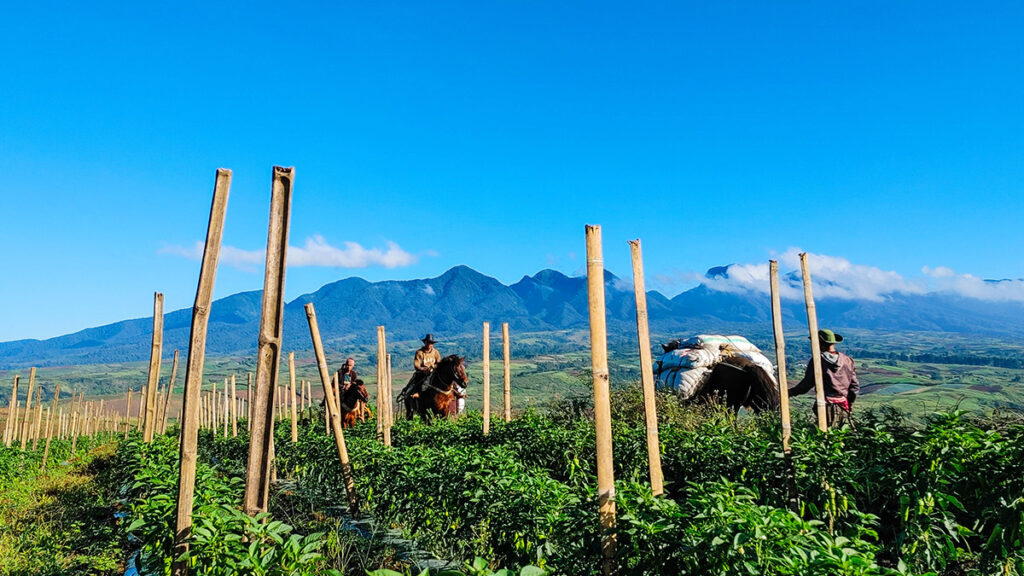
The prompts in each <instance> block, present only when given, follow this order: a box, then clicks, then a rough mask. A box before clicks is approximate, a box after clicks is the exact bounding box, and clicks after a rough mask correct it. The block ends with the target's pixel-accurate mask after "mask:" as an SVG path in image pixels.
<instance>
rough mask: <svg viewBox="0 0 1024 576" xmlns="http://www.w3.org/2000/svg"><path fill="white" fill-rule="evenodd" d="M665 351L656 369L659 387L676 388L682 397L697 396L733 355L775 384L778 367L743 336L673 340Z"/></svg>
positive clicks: (714, 335)
mask: <svg viewBox="0 0 1024 576" xmlns="http://www.w3.org/2000/svg"><path fill="white" fill-rule="evenodd" d="M662 348H663V349H664V350H665V354H663V355H662V357H661V359H659V360H658V362H657V365H656V368H655V370H656V376H657V382H656V384H657V385H658V386H660V387H668V388H673V389H675V390H676V391H677V392H678V393H679V395H680V396H682V397H683V398H690V397H691V396H693V395H694V394H696V393H697V391H699V390H700V389H701V388H702V387H703V386H704V384H705V383H707V380H708V378H709V377H710V376H711V370H712V369H713V368H714V367H715V366H716V365H717V364H718V363H719V362H721V361H722V359H723V358H728V357H732V356H742V357H744V358H746V359H748V360H750V361H751V362H753V363H754V364H756V365H757V366H758V367H760V368H761V369H762V370H764V371H765V373H766V374H768V376H769V377H770V378H771V379H772V381H773V382H775V366H774V365H773V364H772V362H771V360H769V359H768V358H767V357H766V356H765V355H764V354H763V353H762V352H761V350H760V349H759V348H758V347H757V346H754V345H753V344H751V342H750V340H747V339H746V338H744V337H743V336H737V335H732V336H722V335H719V334H698V335H697V336H693V337H691V338H687V339H685V340H678V339H677V340H672V341H671V342H669V343H668V345H665V344H663V345H662ZM777 384H778V383H777V382H776V385H777Z"/></svg>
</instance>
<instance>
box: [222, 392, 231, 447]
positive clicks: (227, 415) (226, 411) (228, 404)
mask: <svg viewBox="0 0 1024 576" xmlns="http://www.w3.org/2000/svg"><path fill="white" fill-rule="evenodd" d="M230 385H231V379H230V378H225V379H224V394H223V395H222V396H223V397H224V437H225V438H227V437H228V420H230V419H231V398H228V396H229V394H228V389H229V387H230Z"/></svg>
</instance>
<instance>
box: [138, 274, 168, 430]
mask: <svg viewBox="0 0 1024 576" xmlns="http://www.w3.org/2000/svg"><path fill="white" fill-rule="evenodd" d="M163 345H164V295H163V294H161V293H159V292H155V293H153V345H152V348H151V350H150V354H149V381H148V382H147V383H146V385H147V386H148V388H147V390H146V422H145V423H144V424H143V429H142V441H143V442H146V443H149V442H152V441H153V430H155V429H156V396H157V383H158V382H159V381H160V355H161V353H162V352H163Z"/></svg>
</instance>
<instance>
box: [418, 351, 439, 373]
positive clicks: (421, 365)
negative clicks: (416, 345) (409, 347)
mask: <svg viewBox="0 0 1024 576" xmlns="http://www.w3.org/2000/svg"><path fill="white" fill-rule="evenodd" d="M440 361H441V353H440V352H438V351H437V348H434V349H433V350H431V351H429V352H427V350H426V348H420V349H419V350H417V351H416V358H415V359H413V361H412V366H413V368H415V369H416V370H417V371H419V372H423V371H427V372H429V371H431V370H433V369H434V366H436V365H437V363H438V362H440Z"/></svg>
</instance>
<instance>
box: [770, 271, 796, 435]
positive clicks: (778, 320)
mask: <svg viewBox="0 0 1024 576" xmlns="http://www.w3.org/2000/svg"><path fill="white" fill-rule="evenodd" d="M768 268H769V277H770V284H771V292H772V330H773V331H774V332H775V362H776V363H777V364H778V366H779V406H780V408H781V411H782V450H783V452H785V453H786V454H789V439H790V436H791V435H792V433H793V427H792V426H791V425H790V421H789V388H788V386H789V384H788V383H787V382H786V338H785V336H784V335H783V333H782V298H781V296H780V295H779V263H778V262H776V261H775V260H769V261H768Z"/></svg>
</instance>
